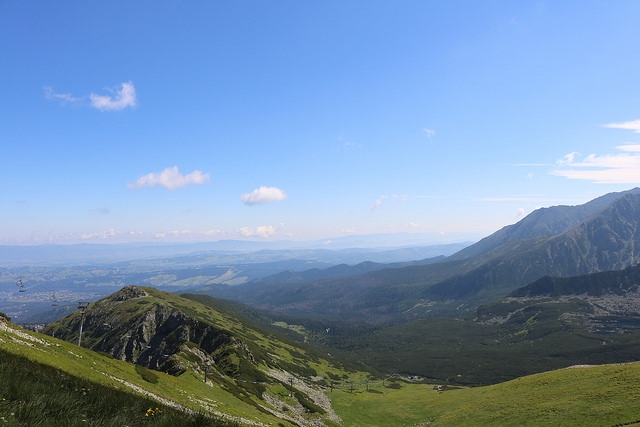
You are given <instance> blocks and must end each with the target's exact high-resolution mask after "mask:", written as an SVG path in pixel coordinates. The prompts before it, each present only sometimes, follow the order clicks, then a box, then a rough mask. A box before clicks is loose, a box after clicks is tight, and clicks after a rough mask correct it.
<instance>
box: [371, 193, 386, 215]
mask: <svg viewBox="0 0 640 427" xmlns="http://www.w3.org/2000/svg"><path fill="white" fill-rule="evenodd" d="M387 198H388V196H385V195H384V194H383V195H382V196H380V197H378V199H377V200H376V201H375V202H373V205H371V211H375V210H376V209H378V208H379V207H380V205H381V204H382V203H383V202H384V201H385V200H386V199H387Z"/></svg>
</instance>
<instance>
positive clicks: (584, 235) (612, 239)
mask: <svg viewBox="0 0 640 427" xmlns="http://www.w3.org/2000/svg"><path fill="white" fill-rule="evenodd" d="M639 225H640V190H638V189H634V190H630V191H627V192H622V193H612V194H609V195H606V196H603V197H601V198H598V199H595V200H594V201H592V202H589V203H587V204H585V205H582V206H576V207H568V206H561V207H558V208H557V209H554V208H549V209H546V210H540V211H536V212H534V213H532V214H531V215H529V216H527V217H526V218H524V219H523V220H521V221H520V222H519V223H518V224H515V225H514V226H511V228H510V229H507V230H505V229H503V230H500V231H499V232H497V233H496V234H495V235H492V236H490V237H489V238H487V239H485V241H484V242H482V241H481V242H479V243H478V244H476V245H479V246H476V245H472V246H471V247H470V248H467V249H464V250H463V251H461V252H464V253H466V254H467V255H470V254H474V253H477V255H475V256H473V257H469V256H467V255H465V254H462V255H460V253H458V254H456V255H453V256H451V257H449V258H446V259H445V260H443V261H442V262H436V263H433V264H428V265H414V266H408V267H403V268H395V269H380V270H376V271H371V272H368V273H366V274H360V275H353V276H349V277H344V278H336V279H330V278H325V279H321V280H315V281H311V282H307V281H304V282H295V281H292V280H290V279H291V278H290V277H289V278H288V280H282V281H278V280H271V279H269V278H266V279H264V280H262V281H260V282H252V283H247V284H245V285H241V286H237V287H226V286H212V287H210V288H207V289H206V290H203V291H204V292H206V293H208V294H210V295H214V296H220V297H224V298H229V299H234V300H238V301H241V302H243V303H246V304H249V305H252V306H254V307H258V308H263V309H268V310H275V311H279V312H288V313H295V314H298V315H301V316H308V317H316V318H328V317H332V316H333V317H337V318H341V319H344V320H350V321H364V322H369V323H381V322H383V323H384V322H388V321H398V320H408V319H412V318H419V317H433V316H441V315H452V314H461V313H464V312H467V311H469V310H473V309H474V308H475V307H477V306H478V305H480V304H485V303H488V302H491V301H493V300H495V299H497V298H500V297H503V296H506V295H508V294H509V293H510V292H512V291H513V290H515V289H517V288H518V287H521V286H524V285H526V284H528V283H531V282H533V281H535V280H537V279H539V278H541V277H544V276H546V275H553V276H572V275H580V274H587V273H592V272H598V271H606V270H619V269H623V268H625V267H627V266H630V265H634V264H636V263H637V262H638V260H639V259H640V253H638V249H637V248H640V227H639ZM559 230H561V232H558V231H559ZM551 232H556V234H547V233H551ZM525 236H534V237H528V238H524V237H525ZM482 250H485V251H484V252H482ZM314 274H318V273H317V272H316V273H314ZM299 277H304V274H302V275H301V276H299Z"/></svg>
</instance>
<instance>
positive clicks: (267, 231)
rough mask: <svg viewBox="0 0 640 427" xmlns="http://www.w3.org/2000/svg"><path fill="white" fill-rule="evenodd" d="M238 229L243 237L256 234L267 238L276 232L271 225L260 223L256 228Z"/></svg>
mask: <svg viewBox="0 0 640 427" xmlns="http://www.w3.org/2000/svg"><path fill="white" fill-rule="evenodd" d="M238 231H239V232H240V234H241V235H243V236H244V237H252V236H258V237H264V238H267V237H269V236H273V235H274V234H276V228H275V227H274V226H273V225H260V226H258V227H256V228H251V227H241V228H240V229H239V230H238Z"/></svg>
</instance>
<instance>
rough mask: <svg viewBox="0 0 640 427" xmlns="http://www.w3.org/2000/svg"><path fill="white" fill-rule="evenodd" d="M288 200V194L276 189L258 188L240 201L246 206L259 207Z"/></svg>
mask: <svg viewBox="0 0 640 427" xmlns="http://www.w3.org/2000/svg"><path fill="white" fill-rule="evenodd" d="M286 198H287V194H286V193H285V192H284V191H282V190H281V189H279V188H276V187H265V186H262V187H260V188H256V189H255V190H253V191H252V192H251V193H247V194H244V195H243V196H242V197H240V200H242V202H243V203H244V204H246V205H257V204H261V203H271V202H278V201H280V200H284V199H286Z"/></svg>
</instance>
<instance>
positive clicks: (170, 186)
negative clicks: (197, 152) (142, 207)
mask: <svg viewBox="0 0 640 427" xmlns="http://www.w3.org/2000/svg"><path fill="white" fill-rule="evenodd" d="M207 181H209V174H208V173H202V172H201V171H199V170H195V171H193V172H191V173H189V174H187V175H182V174H181V173H180V171H179V170H178V167H177V166H174V167H172V168H166V169H165V170H163V171H162V172H160V173H153V172H152V173H149V174H147V175H145V176H141V177H140V178H138V180H137V181H136V182H133V183H129V184H127V187H129V188H143V187H155V186H156V185H160V186H162V187H164V188H166V189H167V190H175V189H176V188H179V187H184V186H186V185H194V184H204V183H205V182H207Z"/></svg>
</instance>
